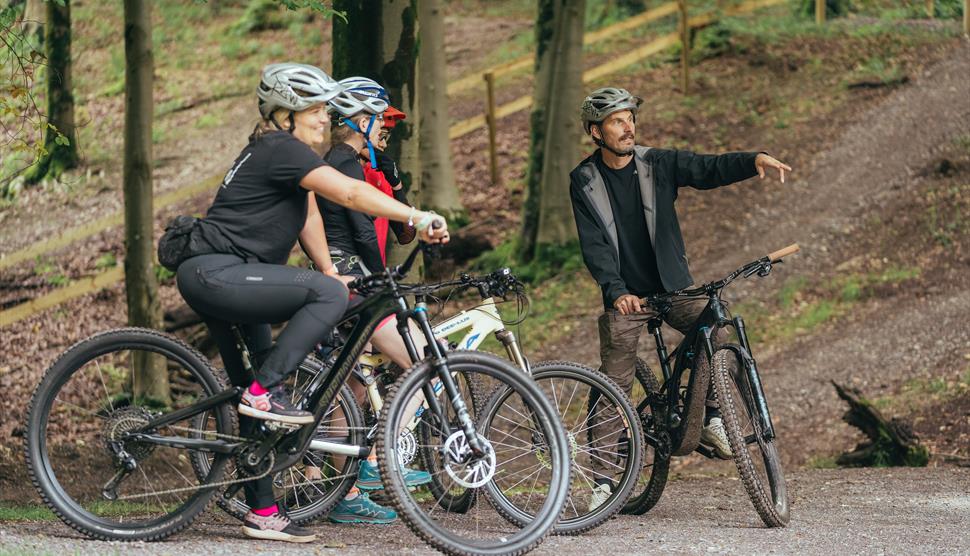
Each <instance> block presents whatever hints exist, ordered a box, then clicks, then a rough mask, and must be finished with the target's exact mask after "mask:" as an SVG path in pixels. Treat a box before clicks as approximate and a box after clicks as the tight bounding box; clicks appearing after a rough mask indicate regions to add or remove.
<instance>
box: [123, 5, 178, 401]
mask: <svg viewBox="0 0 970 556" xmlns="http://www.w3.org/2000/svg"><path fill="white" fill-rule="evenodd" d="M124 10H125V160H124V191H125V251H126V255H125V288H126V291H127V299H128V324H129V325H131V326H144V327H147V328H160V327H161V325H162V312H161V306H160V304H159V300H158V280H157V278H156V276H155V267H154V259H153V256H152V254H153V252H154V249H153V246H154V241H153V237H152V231H153V214H154V213H153V209H152V115H153V114H152V109H153V102H152V84H153V81H154V76H153V71H154V60H153V54H152V27H151V4H150V3H149V2H147V1H146V0H125V2H124ZM132 365H133V367H132V390H133V394H134V397H135V399H152V400H156V401H159V402H162V403H167V402H168V400H169V382H168V372H167V370H166V368H165V365H164V359H162V358H160V357H157V356H148V355H147V354H143V353H136V354H135V357H134V361H132Z"/></svg>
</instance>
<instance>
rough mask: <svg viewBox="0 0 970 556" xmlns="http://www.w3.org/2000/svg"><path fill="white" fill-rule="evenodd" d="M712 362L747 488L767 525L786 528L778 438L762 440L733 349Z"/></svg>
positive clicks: (751, 397)
mask: <svg viewBox="0 0 970 556" xmlns="http://www.w3.org/2000/svg"><path fill="white" fill-rule="evenodd" d="M736 349H740V348H736ZM712 361H713V365H712V367H713V380H714V389H715V393H716V396H717V401H718V405H719V407H720V411H721V417H722V419H723V420H724V428H725V431H726V432H727V437H728V441H729V442H730V444H731V452H732V453H733V455H734V463H735V465H736V466H737V468H738V474H739V475H740V476H741V482H742V483H743V484H744V489H745V491H747V493H748V497H749V498H750V499H751V503H752V504H753V505H754V508H755V511H757V512H758V515H759V516H760V517H761V520H762V521H763V522H764V523H765V525H767V526H768V527H784V526H785V525H787V524H788V521H789V520H790V518H791V513H790V508H789V505H788V489H787V486H786V485H785V474H784V471H783V470H782V467H781V460H780V458H779V457H778V449H777V446H776V445H775V439H772V440H768V441H765V440H764V439H763V438H762V434H761V433H762V431H761V424H760V421H759V419H758V418H757V409H756V407H757V406H756V404H755V399H754V395H753V394H752V390H751V388H750V387H749V386H748V384H749V382H748V375H747V373H746V372H744V369H745V366H744V362H743V361H742V360H741V358H740V357H739V355H738V353H737V352H736V351H734V349H719V350H718V351H717V352H716V353H715V354H714V358H713V360H712ZM749 438H753V440H752V441H748V439H749ZM749 447H751V449H752V450H753V451H754V452H755V454H754V457H753V456H752V453H751V451H749ZM759 460H760V462H759ZM759 463H762V464H763V467H761V466H760V465H759Z"/></svg>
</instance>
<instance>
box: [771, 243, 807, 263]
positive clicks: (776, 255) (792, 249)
mask: <svg viewBox="0 0 970 556" xmlns="http://www.w3.org/2000/svg"><path fill="white" fill-rule="evenodd" d="M800 249H801V247H799V246H798V244H797V243H792V244H791V245H789V246H788V247H783V248H781V249H779V250H777V251H775V252H773V253H768V260H769V261H771V262H773V263H777V262H778V261H780V260H781V259H783V258H784V257H787V256H788V255H791V254H793V253H797V252H798V251H799V250H800Z"/></svg>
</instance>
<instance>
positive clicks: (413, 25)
mask: <svg viewBox="0 0 970 556" xmlns="http://www.w3.org/2000/svg"><path fill="white" fill-rule="evenodd" d="M415 3H416V0H383V1H381V2H376V1H368V0H334V4H333V9H334V10H335V11H337V12H341V13H342V15H341V16H335V17H333V18H332V21H333V45H334V46H333V76H334V77H335V78H337V79H343V78H345V77H351V76H355V75H360V76H363V77H370V78H371V79H374V80H376V81H377V82H378V83H381V84H382V85H383V86H384V88H385V89H387V92H388V94H389V95H390V96H391V101H392V102H393V103H394V105H395V106H396V107H397V108H400V109H401V110H402V111H404V112H405V113H406V114H407V115H408V119H406V120H404V121H401V122H399V123H398V124H397V125H396V126H395V127H394V131H393V132H392V133H391V137H390V139H389V140H388V146H387V153H388V154H389V155H390V156H391V157H392V158H394V159H395V160H397V162H398V163H399V168H400V171H401V181H402V182H403V183H404V187H406V188H407V189H408V192H409V194H410V196H411V199H412V201H414V202H416V201H417V200H418V199H419V198H420V192H421V181H420V177H421V163H420V162H421V161H420V158H419V156H418V134H417V132H416V126H415V124H414V121H415V120H416V119H420V118H419V112H418V91H417V89H416V87H415V65H416V61H417V57H418V43H417V23H418V21H417V8H416V6H415ZM391 245H393V243H388V246H391ZM395 257H396V255H395V254H394V251H393V250H392V251H391V254H390V255H389V259H392V258H395ZM388 262H390V260H389V261H388Z"/></svg>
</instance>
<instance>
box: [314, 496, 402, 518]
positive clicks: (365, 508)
mask: <svg viewBox="0 0 970 556" xmlns="http://www.w3.org/2000/svg"><path fill="white" fill-rule="evenodd" d="M327 519H329V520H330V521H332V522H334V523H372V524H377V525H384V524H387V523H392V522H393V521H394V520H396V519H397V512H395V511H394V510H392V509H390V508H385V507H384V506H381V505H380V504H378V503H377V502H374V501H373V500H371V499H370V496H368V495H367V493H366V492H361V493H360V494H358V495H357V496H356V497H355V498H353V499H352V500H347V499H344V500H341V501H340V502H339V503H338V504H337V505H336V506H334V508H333V510H331V511H330V515H329V516H327Z"/></svg>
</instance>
